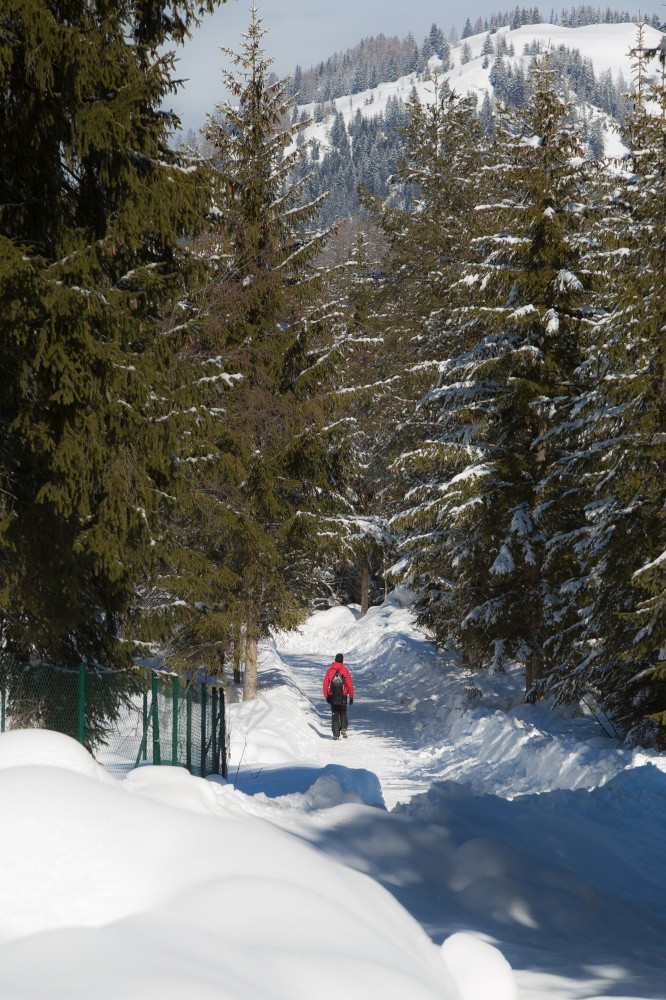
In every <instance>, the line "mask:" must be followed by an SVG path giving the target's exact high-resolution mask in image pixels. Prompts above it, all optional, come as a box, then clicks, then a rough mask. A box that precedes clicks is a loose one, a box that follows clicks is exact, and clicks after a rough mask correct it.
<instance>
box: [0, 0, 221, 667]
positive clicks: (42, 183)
mask: <svg viewBox="0 0 666 1000" xmlns="http://www.w3.org/2000/svg"><path fill="white" fill-rule="evenodd" d="M214 6H215V4H214V0H203V2H201V3H194V2H193V0H169V2H168V3H167V2H166V0H152V2H151V3H149V4H140V5H137V4H136V3H133V2H130V0H110V2H108V3H105V4H102V5H100V4H98V3H92V2H90V0H67V2H65V3H59V4H56V5H54V4H53V3H51V2H48V0H31V2H30V3H27V4H26V3H24V2H23V0H5V2H4V3H3V10H2V15H0V25H1V28H0V95H1V96H0V129H1V131H2V150H1V152H0V303H1V309H2V315H3V322H2V326H1V330H0V379H1V380H2V385H1V387H0V427H1V430H0V434H1V436H2V448H1V449H0V607H1V609H2V610H1V616H2V621H1V626H0V627H1V629H2V643H3V646H4V648H5V649H6V650H9V651H11V652H13V654H14V655H15V656H16V657H17V658H18V659H19V660H23V661H25V660H27V659H28V658H32V659H33V661H34V660H37V661H40V660H41V661H55V662H60V663H64V664H74V663H78V662H80V661H81V660H83V661H85V662H89V663H98V662H102V663H105V664H109V665H114V664H118V663H122V662H126V660H127V659H128V658H129V657H130V656H131V653H132V647H131V646H130V645H127V644H125V643H123V642H122V641H119V640H120V639H121V637H122V635H123V633H124V632H125V634H126V628H127V617H128V613H129V612H130V610H131V607H132V604H133V601H134V595H135V593H136V588H137V585H138V584H139V583H140V582H141V581H142V580H144V579H145V578H146V576H147V574H148V571H149V569H150V567H151V565H152V564H153V563H154V558H155V556H156V555H157V553H158V552H159V550H160V545H159V539H160V527H159V525H160V515H161V508H162V507H163V505H164V503H165V502H166V501H165V498H167V497H168V496H170V495H172V493H173V480H174V477H175V476H176V475H177V459H178V456H179V453H180V445H179V439H180V430H179V426H178V424H179V421H178V420H177V419H171V418H170V413H171V409H172V405H171V400H170V393H171V386H170V368H171V364H172V360H173V358H174V356H175V355H176V353H177V352H178V351H179V349H180V347H181V344H182V342H183V337H184V333H185V331H186V329H187V326H188V323H189V322H190V318H191V317H192V316H194V313H195V309H194V306H193V303H192V301H191V296H190V290H191V288H192V278H193V275H194V273H195V270H196V269H195V268H193V266H192V262H191V261H190V259H189V257H188V253H187V251H186V250H185V248H184V245H183V242H182V237H183V236H184V235H185V234H187V233H191V232H192V231H194V230H195V229H196V228H197V227H198V226H199V225H200V223H201V220H202V218H203V215H204V212H205V210H206V208H207V207H208V204H209V196H208V194H207V191H206V184H205V179H204V178H202V177H200V176H199V174H198V172H196V171H195V170H193V169H190V168H189V166H188V165H187V164H186V163H184V162H183V160H182V157H181V156H180V155H179V154H178V153H176V152H174V151H173V150H172V149H171V147H170V138H171V134H172V133H173V130H174V129H175V128H176V127H177V125H178V120H177V118H176V117H175V116H174V115H173V114H171V113H170V112H168V111H165V110H164V109H163V103H164V101H165V100H166V99H167V98H168V96H169V94H170V93H172V92H173V91H174V90H175V89H176V86H177V84H176V82H175V80H174V55H173V53H169V52H164V46H165V45H167V44H169V43H180V42H182V41H183V39H184V38H185V37H186V35H187V33H188V31H189V29H190V27H192V26H193V25H194V24H196V23H197V17H198V15H199V13H203V12H204V11H206V10H207V11H210V10H212V9H213V7H214ZM188 300H190V301H188Z"/></svg>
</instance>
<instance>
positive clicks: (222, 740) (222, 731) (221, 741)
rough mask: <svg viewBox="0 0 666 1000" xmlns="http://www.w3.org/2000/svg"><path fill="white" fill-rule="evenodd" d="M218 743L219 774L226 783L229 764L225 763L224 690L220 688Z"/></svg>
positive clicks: (225, 722) (225, 718)
mask: <svg viewBox="0 0 666 1000" xmlns="http://www.w3.org/2000/svg"><path fill="white" fill-rule="evenodd" d="M218 742H219V744H220V757H221V766H220V773H221V775H222V777H223V778H224V780H225V781H226V780H227V777H228V774H229V763H228V761H227V717H226V706H225V698H224V688H220V735H219V737H218Z"/></svg>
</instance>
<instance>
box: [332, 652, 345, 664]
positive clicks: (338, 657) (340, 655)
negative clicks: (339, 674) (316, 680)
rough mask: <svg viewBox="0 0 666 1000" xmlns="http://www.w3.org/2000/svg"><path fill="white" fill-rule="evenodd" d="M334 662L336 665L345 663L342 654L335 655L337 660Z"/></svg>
mask: <svg viewBox="0 0 666 1000" xmlns="http://www.w3.org/2000/svg"><path fill="white" fill-rule="evenodd" d="M333 662H334V663H342V662H343V658H342V653H336V654H335V660H334V661H333Z"/></svg>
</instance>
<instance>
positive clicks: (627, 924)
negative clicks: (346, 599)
mask: <svg viewBox="0 0 666 1000" xmlns="http://www.w3.org/2000/svg"><path fill="white" fill-rule="evenodd" d="M337 652H343V653H344V656H345V663H346V664H347V665H348V666H349V667H350V669H351V671H352V674H353V677H354V684H355V689H356V697H355V700H354V705H353V707H352V708H350V712H349V714H350V736H349V739H348V740H347V741H343V740H340V741H337V742H335V741H333V740H332V739H331V732H330V713H329V709H328V706H327V705H326V703H325V702H324V701H323V698H322V692H321V683H322V678H323V674H324V672H325V670H326V668H327V667H328V665H329V664H330V662H331V660H332V659H333V656H334V655H335V654H336V653H337ZM262 663H263V671H262V674H263V677H264V679H265V684H266V693H265V695H264V698H262V702H263V708H261V709H260V708H258V707H257V706H249V705H239V706H236V707H235V708H234V713H233V715H234V725H235V726H236V727H237V735H240V733H241V732H242V733H243V739H244V741H245V742H244V753H245V755H246V760H247V764H243V765H241V767H240V769H239V771H238V774H237V776H236V782H237V786H238V788H239V789H242V790H244V791H245V792H248V793H250V794H252V795H253V799H252V800H251V803H252V804H249V803H248V807H249V808H254V809H256V811H257V815H262V816H264V817H270V819H271V821H272V822H273V823H275V824H276V825H278V826H280V827H281V828H282V829H284V830H287V831H289V832H291V833H295V834H297V835H298V836H300V837H301V838H303V839H304V840H306V841H307V842H308V843H310V844H314V845H315V846H316V847H317V848H318V849H319V850H322V851H324V852H325V853H327V854H329V855H331V856H332V857H334V858H336V859H338V860H341V861H343V862H344V863H345V864H347V865H350V866H351V867H353V868H356V869H357V870H358V871H361V872H364V873H367V874H370V875H372V877H373V878H374V879H376V880H377V881H378V882H380V883H381V884H382V885H383V886H385V887H386V888H387V889H388V890H389V891H390V892H391V893H392V894H393V895H394V896H395V897H396V898H397V899H398V900H399V902H400V903H402V905H403V906H405V908H406V909H407V910H408V911H409V912H410V913H411V914H412V915H413V916H414V917H415V918H416V919H417V920H418V921H419V923H421V925H422V926H423V927H424V929H425V930H426V931H427V933H428V934H429V935H430V936H431V937H432V939H433V940H434V941H435V942H437V943H439V942H441V941H443V940H444V939H446V938H447V936H448V935H450V934H452V933H454V932H455V931H459V930H467V931H473V932H474V933H476V934H481V935H482V936H483V939H484V940H486V941H489V942H492V943H493V944H495V945H497V946H498V947H499V948H500V949H501V951H502V953H503V954H504V955H505V956H506V957H507V958H508V959H509V961H510V962H511V964H512V966H513V968H514V970H515V972H516V978H517V982H518V985H519V997H520V998H521V1000H539V998H545V997H551V998H552V997H555V998H558V1000H565V998H567V1000H578V998H583V997H585V998H592V997H594V998H602V997H603V998H606V997H615V998H619V997H625V998H641V1000H643V998H650V1000H666V903H665V901H664V889H665V888H666V881H665V877H664V876H665V873H666V864H665V862H664V858H663V850H662V835H661V830H663V824H664V823H666V797H665V796H664V792H665V791H666V773H664V772H665V771H666V767H665V766H664V761H663V759H660V758H655V757H654V756H653V755H649V754H641V753H634V754H632V753H631V752H629V751H627V750H621V749H618V748H617V747H616V744H615V741H614V740H613V739H612V738H610V736H609V735H607V734H606V733H605V732H604V729H603V728H602V725H601V724H600V723H599V722H598V721H597V720H596V719H595V718H594V717H592V716H580V717H577V718H574V717H567V715H566V714H562V713H553V712H552V710H551V709H550V708H549V707H548V706H536V707H534V706H525V705H523V704H522V695H521V689H520V688H521V680H522V679H521V678H520V677H516V678H511V677H507V676H499V677H491V676H487V675H485V676H483V675H482V676H481V677H475V678H474V683H473V685H472V682H471V680H470V678H466V677H464V676H463V675H461V674H460V672H459V671H458V670H457V669H456V668H455V666H454V665H453V664H451V663H448V662H447V660H446V658H443V657H441V656H439V655H438V654H437V653H436V652H435V651H434V650H433V649H432V647H431V646H429V645H428V644H427V643H426V642H424V639H423V636H422V635H421V634H420V633H419V632H418V630H416V629H415V628H414V626H413V623H412V618H411V615H410V613H409V609H408V608H401V607H400V606H399V605H398V604H396V603H395V602H392V601H389V602H388V603H387V604H385V605H384V606H383V607H382V608H375V609H372V610H371V612H370V614H369V615H368V616H367V618H366V619H364V620H362V621H361V620H359V618H358V615H357V613H355V612H354V611H353V610H350V609H347V608H341V609H334V610H331V611H329V612H324V613H321V614H319V615H315V616H314V617H313V618H312V619H310V620H309V622H308V623H307V624H306V626H305V627H304V628H303V629H302V630H301V631H300V633H292V634H290V635H288V636H280V637H278V640H277V642H276V643H275V644H274V645H271V644H265V645H264V647H263V650H262ZM268 703H270V705H271V712H270V713H269V715H268V716H267V715H265V714H264V715H263V717H262V718H261V720H259V718H258V715H257V714H256V713H259V712H262V711H263V712H265V709H266V705H267V704H268ZM232 740H233V733H232ZM231 777H232V779H233V777H234V775H233V765H232V774H231ZM382 799H383V802H384V803H385V805H386V807H387V810H388V811H384V810H378V809H377V808H368V807H367V805H363V804H361V803H363V802H364V803H370V804H371V805H373V806H376V805H377V804H380V803H381V801H382ZM657 830H659V831H660V832H659V833H657V832H656V831H657ZM480 1000H484V997H482V996H481V997H480Z"/></svg>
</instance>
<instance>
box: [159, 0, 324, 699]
mask: <svg viewBox="0 0 666 1000" xmlns="http://www.w3.org/2000/svg"><path fill="white" fill-rule="evenodd" d="M265 34H266V31H265V30H264V29H263V27H262V22H261V19H260V18H259V16H258V14H257V9H256V7H252V8H251V20H250V24H249V27H248V30H247V32H246V33H245V34H244V35H243V41H242V44H241V47H240V50H239V52H237V53H236V52H233V51H231V50H228V49H223V52H224V53H225V54H226V55H227V56H228V57H229V58H230V59H231V62H232V65H233V69H232V70H229V71H226V72H225V73H224V83H225V85H226V89H227V90H228V92H229V94H230V98H229V100H227V101H224V102H223V103H221V104H219V105H218V106H217V108H216V112H215V113H214V114H211V115H210V116H209V119H208V124H207V126H206V129H205V136H206V139H207V140H208V143H209V144H210V146H211V148H212V157H211V166H212V170H213V181H214V196H213V200H214V213H215V214H216V215H217V218H218V225H217V228H216V231H215V233H214V234H213V236H212V237H211V238H210V239H209V241H208V251H206V250H205V248H202V249H201V251H200V252H202V253H205V252H208V254H209V256H210V257H212V258H214V259H215V260H216V261H217V262H218V265H219V267H218V273H217V276H216V279H215V282H214V283H213V284H211V287H210V289H209V295H208V310H209V316H208V319H207V322H206V326H205V330H204V333H203V335H202V336H201V337H200V338H199V340H198V341H197V342H196V343H194V344H193V345H192V350H193V352H195V353H197V352H198V353H199V354H201V355H202V356H203V355H207V356H208V358H209V360H210V362H211V364H215V363H216V362H217V361H219V363H220V364H221V365H222V368H223V370H224V372H225V373H228V374H229V375H230V376H231V375H233V379H234V382H235V384H234V386H233V387H232V388H231V390H230V391H229V392H228V393H226V394H225V395H224V396H223V397H222V399H221V400H220V404H219V410H218V412H214V411H211V412H210V413H209V418H210V422H211V426H210V430H209V433H210V440H211V453H210V456H209V460H206V461H202V462H199V463H198V468H199V472H198V485H197V488H196V490H195V495H194V501H195V507H196V510H194V511H193V512H192V515H191V527H190V531H189V538H188V539H187V542H186V547H187V548H188V551H189V554H190V559H191V560H192V562H191V565H192V566H193V567H194V568H195V569H196V566H197V565H198V564H199V562H200V563H201V566H202V567H203V566H205V565H206V564H207V563H209V564H210V566H211V568H212V572H213V573H214V574H217V579H218V583H219V586H218V587H217V588H208V587H207V586H206V583H205V579H204V581H203V587H202V585H201V584H200V582H199V580H198V575H197V573H196V572H194V573H192V572H190V573H189V574H185V575H183V576H182V577H181V578H180V580H175V581H173V586H175V587H176V588H180V595H181V597H182V598H183V599H184V600H185V601H186V605H187V608H188V614H189V616H190V617H189V621H188V622H187V623H186V626H185V627H184V629H183V631H182V632H181V633H180V634H179V636H178V637H177V638H176V641H175V643H174V650H175V651H176V652H177V653H178V654H179V655H180V656H181V658H183V657H184V658H187V657H188V656H189V655H190V654H191V653H192V652H194V653H195V654H196V656H197V657H198V658H199V660H201V661H202V662H206V657H207V651H208V654H210V652H211V651H215V650H216V649H228V648H229V646H230V645H231V644H232V643H233V644H234V646H235V648H236V649H237V648H238V647H239V645H240V644H242V645H243V646H244V648H245V652H246V656H245V675H244V686H243V696H244V698H246V699H250V698H253V697H255V695H256V691H257V662H256V655H257V641H258V639H259V638H260V637H261V636H263V635H266V634H267V633H268V630H269V629H270V628H276V627H288V626H292V625H294V624H295V623H297V622H298V621H299V620H300V615H301V614H302V610H303V608H304V606H305V604H306V602H307V599H308V598H309V597H310V596H311V594H312V591H313V589H314V587H315V585H316V582H315V581H316V560H315V558H314V555H313V552H314V549H315V525H316V514H317V512H318V510H319V509H320V508H323V509H326V508H327V506H328V508H329V509H330V510H332V509H333V504H334V501H333V500H332V499H331V497H332V490H331V481H332V480H334V479H335V475H336V462H337V459H336V456H335V454H334V453H333V452H332V451H331V450H330V449H329V448H328V447H327V444H326V441H325V439H324V438H323V437H322V435H321V434H320V433H319V431H320V426H321V414H320V411H319V408H318V404H317V401H316V399H315V398H314V397H315V396H316V390H317V378H316V377H313V376H312V375H311V374H310V369H311V367H312V364H313V362H314V360H315V356H314V354H313V346H312V341H313V338H314V337H315V336H316V334H317V330H318V326H319V318H318V309H319V306H320V302H321V276H320V274H319V271H318V269H317V267H316V257H317V255H318V254H319V252H320V249H321V247H322V245H323V242H324V240H325V235H326V234H325V233H323V232H321V231H318V230H316V229H313V227H312V223H313V221H314V220H315V218H316V215H317V210H318V203H305V204H304V203H303V201H302V191H303V187H304V184H305V178H304V177H301V179H300V180H299V179H298V178H297V176H296V174H297V167H298V164H299V162H300V161H301V159H302V158H303V157H304V156H305V155H307V148H308V147H307V146H304V145H298V143H297V142H296V138H297V136H298V134H299V133H300V132H301V131H302V129H303V128H304V127H305V125H306V124H307V122H306V121H298V122H295V123H291V122H290V118H291V114H290V112H291V107H292V105H293V97H291V96H290V93H289V85H288V81H285V80H277V81H276V80H274V78H273V77H272V74H271V72H270V66H271V63H272V60H271V59H270V58H268V57H266V56H265V54H264V50H263V38H264V36H265ZM192 526H193V527H195V530H194V531H192ZM205 576H208V574H205ZM214 589H216V590H217V592H216V593H213V592H211V591H212V590H214Z"/></svg>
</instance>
